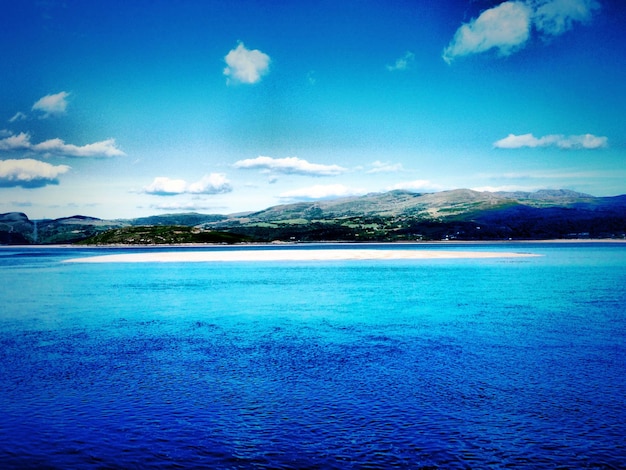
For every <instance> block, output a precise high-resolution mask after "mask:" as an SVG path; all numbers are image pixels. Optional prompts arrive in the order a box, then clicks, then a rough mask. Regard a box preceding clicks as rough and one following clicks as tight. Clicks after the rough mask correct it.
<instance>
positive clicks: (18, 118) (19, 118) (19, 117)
mask: <svg viewBox="0 0 626 470" xmlns="http://www.w3.org/2000/svg"><path fill="white" fill-rule="evenodd" d="M27 118H28V116H26V114H24V113H23V112H21V111H18V112H17V113H15V114H14V115H13V117H12V118H11V119H9V122H16V121H24V120H25V119H27Z"/></svg>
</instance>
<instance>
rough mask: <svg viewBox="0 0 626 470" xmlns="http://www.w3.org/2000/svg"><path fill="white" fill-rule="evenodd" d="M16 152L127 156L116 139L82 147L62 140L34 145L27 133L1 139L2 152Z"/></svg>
mask: <svg viewBox="0 0 626 470" xmlns="http://www.w3.org/2000/svg"><path fill="white" fill-rule="evenodd" d="M14 150H29V151H32V152H35V153H39V154H43V155H46V156H49V155H59V156H64V157H87V158H89V157H91V158H106V157H121V156H124V155H126V154H125V153H124V152H123V151H122V150H120V149H119V148H118V147H117V145H116V143H115V139H107V140H102V141H100V142H94V143H93V144H87V145H82V146H79V145H74V144H66V143H65V142H64V141H63V140H61V139H50V140H46V141H44V142H40V143H38V144H33V143H31V141H30V134H27V133H25V132H21V133H20V134H18V135H11V136H9V137H6V138H4V139H0V151H14Z"/></svg>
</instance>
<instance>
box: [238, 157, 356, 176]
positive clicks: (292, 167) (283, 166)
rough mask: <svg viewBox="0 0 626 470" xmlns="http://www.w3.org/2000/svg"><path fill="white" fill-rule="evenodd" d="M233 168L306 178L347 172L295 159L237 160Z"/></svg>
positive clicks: (343, 169) (335, 166)
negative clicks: (305, 176) (304, 176)
mask: <svg viewBox="0 0 626 470" xmlns="http://www.w3.org/2000/svg"><path fill="white" fill-rule="evenodd" d="M234 166H235V168H240V169H261V170H265V171H268V172H276V173H284V174H297V175H307V176H337V175H340V174H342V173H345V172H346V171H348V170H347V169H346V168H343V167H340V166H339V165H321V164H318V163H309V162H308V161H306V160H303V159H301V158H297V157H287V158H272V157H263V156H260V157H257V158H248V159H246V160H239V161H238V162H235V164H234Z"/></svg>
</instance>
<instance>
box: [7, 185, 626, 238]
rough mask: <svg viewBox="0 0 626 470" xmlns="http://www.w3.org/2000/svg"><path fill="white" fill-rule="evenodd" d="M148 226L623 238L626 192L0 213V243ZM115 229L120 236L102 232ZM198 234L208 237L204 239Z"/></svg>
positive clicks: (276, 233)
mask: <svg viewBox="0 0 626 470" xmlns="http://www.w3.org/2000/svg"><path fill="white" fill-rule="evenodd" d="M132 227H143V228H141V229H139V228H137V230H139V231H141V230H143V231H144V235H146V236H144V237H143V240H144V242H141V240H142V237H139V238H137V237H136V236H135V235H136V233H135V232H133V230H131V228H132ZM145 227H161V230H160V231H159V234H158V236H159V237H161V238H163V239H164V240H168V241H167V242H166V243H188V242H192V239H193V242H202V241H210V240H209V239H210V238H211V237H214V238H215V237H217V238H219V236H218V235H212V236H209V235H206V233H210V232H229V233H231V234H232V235H233V237H234V238H232V240H241V239H249V240H251V241H265V242H267V241H272V240H284V241H327V240H345V241H393V240H441V239H459V240H501V239H550V238H624V237H625V234H626V195H622V196H615V197H594V196H591V195H589V194H582V193H576V192H573V191H567V190H544V191H537V192H534V193H527V192H479V191H472V190H469V189H457V190H452V191H441V192H437V193H425V194H419V193H411V192H408V191H390V192H386V193H374V194H368V195H365V196H360V197H346V198H337V199H332V200H324V201H315V202H300V203H295V204H283V205H278V206H273V207H269V208H267V209H265V210H262V211H257V212H250V213H244V214H231V215H220V214H208V215H207V214H197V213H181V214H165V215H158V216H151V217H142V218H139V219H130V220H101V219H96V218H93V217H86V216H73V217H67V218H62V219H55V220H40V221H32V220H29V219H28V217H27V216H26V215H25V214H23V213H19V212H12V213H8V214H0V244H31V243H39V244H49V243H75V242H79V241H82V240H86V239H89V238H91V239H92V241H93V242H94V243H137V241H135V240H139V243H156V241H155V240H157V239H156V238H154V237H153V235H154V233H152V232H154V231H152V232H151V231H150V230H148V229H146V228H145ZM180 227H195V228H196V229H197V231H196V232H195V233H196V235H194V236H193V237H192V236H190V235H189V236H188V235H185V236H184V237H183V238H182V239H181V238H180V235H181V234H180V231H181V229H180ZM120 229H124V230H121V231H120ZM112 230H118V231H117V232H109V233H108V235H106V236H104V235H102V234H103V233H106V232H108V231H112ZM176 232H178V233H176ZM190 233H191V232H190ZM199 233H204V235H202V236H201V237H200V238H202V237H204V238H203V239H202V240H199V239H198V234H199ZM115 234H117V235H115ZM92 237H95V238H92ZM107 237H108V238H107ZM116 237H117V238H116ZM131 239H132V240H133V241H132V242H131V241H130V240H131ZM105 240H108V241H105ZM125 240H126V241H125ZM215 241H218V240H217V239H215ZM222 241H226V240H222Z"/></svg>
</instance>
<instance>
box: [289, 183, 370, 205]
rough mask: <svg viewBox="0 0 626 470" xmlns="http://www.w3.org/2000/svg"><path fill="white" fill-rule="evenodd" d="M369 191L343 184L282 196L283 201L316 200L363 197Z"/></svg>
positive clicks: (301, 189)
mask: <svg viewBox="0 0 626 470" xmlns="http://www.w3.org/2000/svg"><path fill="white" fill-rule="evenodd" d="M366 192H367V191H365V190H364V189H361V188H351V187H348V186H344V185H343V184H328V185H321V184H318V185H314V186H310V187H308V188H300V189H294V190H292V191H285V192H283V193H281V194H280V196H279V197H280V198H281V199H287V200H300V201H301V200H316V199H327V198H332V197H346V196H361V195H363V194H365V193H366Z"/></svg>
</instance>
